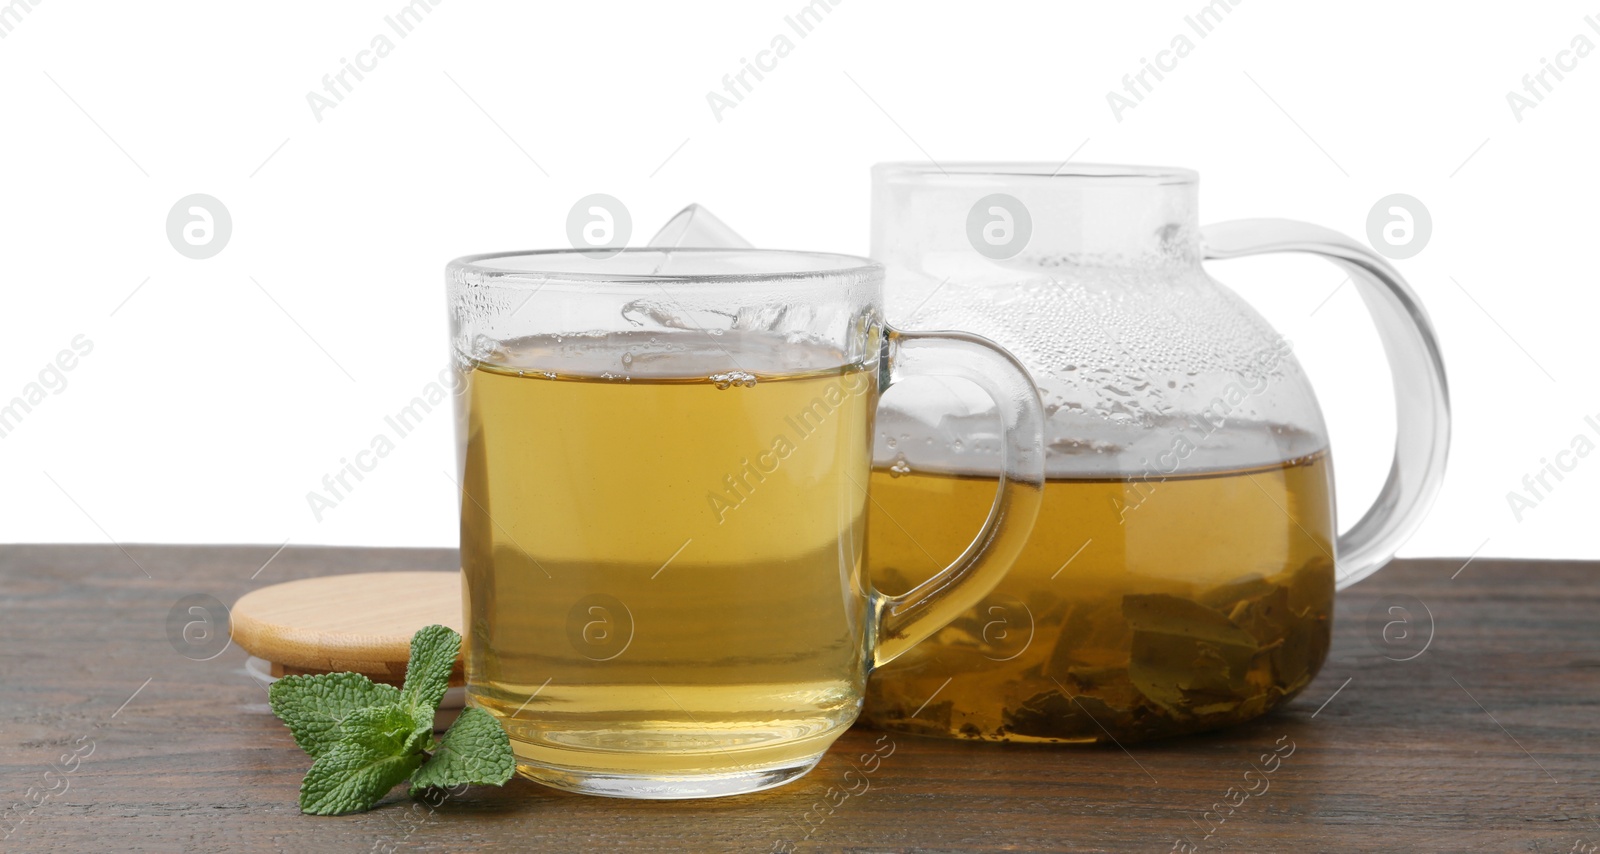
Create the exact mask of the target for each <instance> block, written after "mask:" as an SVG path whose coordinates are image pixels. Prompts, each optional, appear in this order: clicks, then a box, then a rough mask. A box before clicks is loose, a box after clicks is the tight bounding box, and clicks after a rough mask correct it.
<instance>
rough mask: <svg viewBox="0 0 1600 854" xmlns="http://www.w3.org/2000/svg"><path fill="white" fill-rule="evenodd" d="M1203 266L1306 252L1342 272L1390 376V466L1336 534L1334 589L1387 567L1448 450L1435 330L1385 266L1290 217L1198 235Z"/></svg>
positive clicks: (1427, 501) (1446, 404) (1339, 237)
mask: <svg viewBox="0 0 1600 854" xmlns="http://www.w3.org/2000/svg"><path fill="white" fill-rule="evenodd" d="M1202 233H1203V237H1202V241H1203V243H1204V247H1205V257H1206V258H1207V259H1225V258H1242V257H1244V256H1247V255H1264V254H1267V253H1270V252H1309V253H1311V254H1313V255H1321V256H1322V257H1324V258H1327V259H1328V260H1329V261H1332V262H1334V263H1335V264H1337V265H1339V266H1340V267H1343V268H1344V269H1345V271H1346V272H1348V273H1349V274H1350V279H1351V281H1353V282H1354V283H1355V285H1356V290H1357V291H1358V292H1359V293H1360V294H1361V299H1362V301H1363V302H1365V303H1366V304H1367V311H1368V313H1370V314H1371V315H1372V319H1373V321H1374V323H1376V325H1377V327H1378V337H1379V338H1380V339H1381V340H1382V341H1383V350H1384V353H1386V354H1387V355H1388V357H1389V370H1390V373H1391V375H1392V376H1393V378H1394V398H1395V425H1396V427H1397V429H1398V431H1399V434H1398V435H1397V436H1396V437H1395V443H1394V461H1393V463H1392V464H1391V465H1390V467H1389V479H1388V481H1387V482H1385V483H1384V485H1383V490H1382V491H1381V492H1379V493H1378V498H1377V500H1376V501H1374V502H1373V504H1372V506H1371V507H1370V508H1368V510H1367V512H1366V514H1365V515H1363V516H1362V517H1361V520H1360V521H1358V522H1356V524H1355V525H1354V526H1352V527H1351V528H1350V529H1349V530H1348V531H1345V532H1344V533H1343V534H1341V535H1340V536H1339V541H1338V548H1337V553H1338V555H1339V558H1338V563H1339V566H1338V569H1337V582H1336V583H1337V586H1338V587H1339V589H1341V590H1342V589H1344V588H1345V587H1348V586H1350V585H1351V584H1354V583H1356V582H1357V581H1360V580H1361V579H1363V578H1366V577H1367V576H1368V575H1371V574H1372V573H1374V572H1376V571H1377V570H1378V568H1379V567H1382V566H1383V565H1384V564H1386V563H1388V562H1389V559H1390V558H1392V557H1394V553H1395V551H1396V550H1397V549H1399V548H1400V544H1401V543H1403V542H1405V540H1406V538H1407V537H1409V536H1411V534H1412V532H1414V531H1415V530H1416V528H1417V526H1418V525H1419V524H1421V522H1422V517H1423V516H1424V515H1426V513H1427V511H1428V507H1429V506H1430V505H1432V504H1433V499H1434V497H1435V496H1436V495H1437V494H1438V492H1439V486H1440V482H1441V481H1442V480H1443V478H1444V466H1445V457H1446V455H1447V453H1448V450H1449V446H1450V392H1449V389H1448V388H1447V387H1446V385H1445V376H1444V361H1443V360H1442V359H1441V358H1440V356H1439V343H1438V341H1437V340H1436V339H1435V337H1434V334H1433V325H1432V323H1430V322H1429V320H1428V314H1427V312H1426V311H1424V310H1423V308H1422V303H1421V302H1419V301H1418V300H1417V296H1416V294H1415V293H1414V292H1412V290H1411V286H1410V285H1408V284H1406V281H1405V279H1403V278H1401V277H1400V273H1399V272H1398V271H1396V270H1395V269H1394V267H1392V266H1390V264H1389V262H1388V261H1385V260H1384V259H1383V258H1381V257H1379V256H1378V255H1377V254H1375V253H1374V252H1372V251H1371V250H1370V249H1367V248H1366V247H1364V246H1362V245H1361V244H1359V243H1357V242H1356V241H1354V240H1352V239H1350V238H1349V237H1346V236H1345V235H1343V234H1340V233H1339V232H1337V231H1333V230H1332V229H1327V228H1323V227H1322V226H1320V225H1312V224H1310V223H1305V222H1296V221H1293V220H1287V219H1239V220H1231V221H1229V222H1219V223H1215V224H1213V225H1208V226H1205V227H1204V228H1203V229H1202Z"/></svg>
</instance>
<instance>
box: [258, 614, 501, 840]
mask: <svg viewBox="0 0 1600 854" xmlns="http://www.w3.org/2000/svg"><path fill="white" fill-rule="evenodd" d="M460 652H461V636H460V635H458V634H456V633H455V632H454V631H452V630H451V629H449V628H447V627H445V626H428V627H427V628H424V629H422V630H421V631H418V632H417V633H416V634H415V635H413V636H412V637H411V660H410V661H409V662H408V663H407V665H406V679H405V686H404V687H402V688H399V689H396V688H395V687H394V686H392V685H379V684H377V683H375V682H373V681H372V680H370V679H368V678H367V677H365V676H362V675H360V674H358V673H322V674H317V675H314V676H285V677H284V678H282V679H279V680H278V681H277V682H274V683H273V684H272V688H271V689H270V690H269V691H268V698H269V700H270V702H271V704H272V712H273V714H275V715H277V716H278V717H279V718H281V719H282V720H283V722H284V723H285V724H286V725H288V727H289V732H290V734H292V735H293V736H294V740H295V743H296V744H298V745H300V747H301V749H303V750H304V751H305V752H307V753H309V754H311V756H312V757H314V758H315V759H316V761H315V762H313V763H312V764H311V770H309V771H307V772H306V776H305V779H304V780H302V781H301V783H300V811H301V812H304V813H310V814H312V815H339V814H342V813H349V812H361V811H363V810H369V809H371V808H372V807H373V805H374V804H376V803H377V802H378V801H379V800H381V799H382V798H383V796H384V795H387V794H388V793H389V790H390V789H393V788H394V787H395V786H397V785H399V784H400V783H401V782H403V781H405V780H406V779H408V778H409V779H410V780H411V794H413V795H416V794H418V793H419V792H421V791H422V790H424V789H427V788H430V787H434V786H448V787H455V786H460V785H462V784H473V785H486V786H500V785H503V784H504V783H505V782H506V781H507V780H509V779H511V775H512V773H513V772H515V770H516V761H515V758H514V757H513V756H512V753H511V741H510V740H509V739H508V738H507V737H506V732H505V730H504V729H502V728H501V726H500V722H499V721H497V720H495V718H494V716H493V715H490V714H489V713H488V712H485V711H484V710H482V709H479V708H475V707H469V708H467V709H464V710H463V711H462V712H461V715H460V717H458V718H456V722H455V723H454V724H452V725H451V727H450V730H449V731H448V732H446V733H445V734H444V738H443V739H440V740H437V741H436V740H435V739H434V737H433V716H434V714H435V712H437V711H438V708H439V702H440V701H441V700H443V699H444V693H445V691H446V690H447V689H448V688H449V686H450V671H451V669H453V668H454V667H455V661H456V656H457V655H459V654H460Z"/></svg>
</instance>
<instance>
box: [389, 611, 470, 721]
mask: <svg viewBox="0 0 1600 854" xmlns="http://www.w3.org/2000/svg"><path fill="white" fill-rule="evenodd" d="M460 654H461V636H460V635H458V634H456V633H455V632H454V631H452V630H451V629H449V628H446V627H445V626H427V627H425V628H423V629H420V630H418V631H417V633H416V634H414V635H412V636H411V660H410V661H409V662H407V663H406V682H405V687H403V688H401V689H400V697H401V703H403V704H404V705H405V706H406V707H407V708H409V709H410V710H411V716H412V719H413V720H415V721H416V725H417V726H418V727H421V726H422V725H424V724H427V725H428V726H429V727H432V726H433V715H434V712H435V711H437V710H438V708H439V701H440V700H443V699H444V692H445V691H447V690H449V688H450V671H451V670H454V669H455V666H456V657H457V656H458V655H460Z"/></svg>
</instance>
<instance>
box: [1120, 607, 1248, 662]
mask: <svg viewBox="0 0 1600 854" xmlns="http://www.w3.org/2000/svg"><path fill="white" fill-rule="evenodd" d="M1122 615H1123V617H1124V618H1125V619H1126V620H1127V621H1128V625H1129V626H1131V627H1132V628H1133V629H1134V630H1135V631H1136V632H1145V633H1150V634H1161V635H1176V636H1178V637H1185V638H1193V639H1195V640H1205V641H1210V642H1212V643H1216V644H1223V645H1226V646H1243V647H1249V648H1252V649H1253V648H1255V647H1257V646H1258V644H1257V643H1256V639H1255V638H1254V637H1252V636H1251V635H1250V633H1249V632H1247V631H1245V630H1244V629H1241V628H1239V627H1238V626H1236V625H1234V624H1233V622H1232V621H1231V620H1229V619H1228V618H1227V617H1226V616H1224V615H1223V614H1222V613H1220V612H1218V611H1215V610H1212V609H1211V608H1207V607H1206V606H1204V605H1202V604H1200V603H1199V602H1195V601H1193V600H1190V599H1181V598H1179V597H1177V596H1169V595H1167V594H1165V593H1136V594H1133V595H1129V596H1124V597H1122Z"/></svg>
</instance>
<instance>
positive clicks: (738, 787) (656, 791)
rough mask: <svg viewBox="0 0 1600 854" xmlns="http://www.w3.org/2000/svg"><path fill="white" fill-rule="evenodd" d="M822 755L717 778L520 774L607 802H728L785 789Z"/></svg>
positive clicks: (540, 770) (523, 768) (570, 771)
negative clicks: (734, 797) (767, 790)
mask: <svg viewBox="0 0 1600 854" xmlns="http://www.w3.org/2000/svg"><path fill="white" fill-rule="evenodd" d="M820 759H822V753H817V754H816V755H814V756H808V757H805V758H803V759H800V760H796V761H791V762H788V763H785V764H782V765H778V766H772V767H766V768H753V769H746V770H739V771H726V772H722V773H717V774H693V775H685V774H617V773H613V772H610V771H585V770H579V769H575V768H558V767H553V766H548V765H524V764H518V765H517V774H518V775H520V776H522V777H526V778H528V779H529V780H532V781H534V782H535V783H540V784H543V785H546V786H549V787H551V788H554V789H562V790H564V791H568V792H577V793H578V794H580V795H599V796H601V797H606V798H632V799H636V800H653V801H677V800H686V799H689V798H724V797H729V796H731V795H743V794H748V793H750V792H759V791H761V790H762V789H770V788H772V787H774V786H781V785H783V784H784V783H788V782H792V781H794V780H798V779H799V778H801V777H803V776H805V774H806V772H808V771H810V770H811V769H812V768H815V767H816V766H817V762H818V761H819V760H820Z"/></svg>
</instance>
